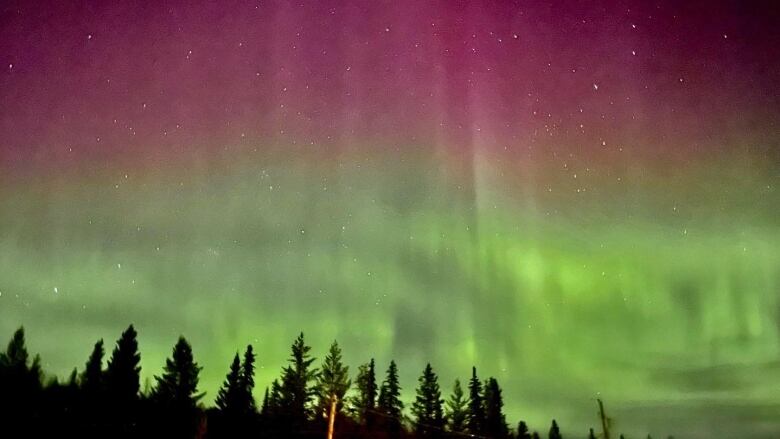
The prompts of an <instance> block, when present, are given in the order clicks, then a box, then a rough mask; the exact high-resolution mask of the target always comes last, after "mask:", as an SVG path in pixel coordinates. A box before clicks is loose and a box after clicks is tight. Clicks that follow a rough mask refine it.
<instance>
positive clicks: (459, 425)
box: [446, 379, 468, 433]
mask: <svg viewBox="0 0 780 439" xmlns="http://www.w3.org/2000/svg"><path fill="white" fill-rule="evenodd" d="M446 409H447V410H446V411H447V415H446V419H447V427H448V430H449V431H451V432H453V433H463V432H464V431H465V430H466V419H467V417H468V400H466V397H465V395H464V394H463V389H462V388H461V386H460V380H457V379H456V380H455V386H454V387H453V389H452V395H450V398H449V399H448V400H447V404H446Z"/></svg>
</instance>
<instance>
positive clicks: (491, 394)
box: [484, 377, 509, 438]
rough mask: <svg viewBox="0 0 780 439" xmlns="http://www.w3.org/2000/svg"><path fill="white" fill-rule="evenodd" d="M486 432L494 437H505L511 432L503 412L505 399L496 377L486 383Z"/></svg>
mask: <svg viewBox="0 0 780 439" xmlns="http://www.w3.org/2000/svg"><path fill="white" fill-rule="evenodd" d="M484 404H485V426H484V429H485V433H487V434H488V436H490V437H492V438H505V437H507V435H508V433H509V428H508V427H507V425H506V417H505V416H504V413H503V407H504V401H503V397H502V396H501V388H500V387H499V386H498V381H497V380H496V379H495V378H492V377H491V378H490V379H488V380H487V384H486V385H485V396H484Z"/></svg>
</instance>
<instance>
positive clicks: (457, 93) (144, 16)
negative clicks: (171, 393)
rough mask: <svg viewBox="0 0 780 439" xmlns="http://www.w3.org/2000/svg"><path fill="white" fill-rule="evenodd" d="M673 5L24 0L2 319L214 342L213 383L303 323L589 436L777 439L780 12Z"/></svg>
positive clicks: (63, 339)
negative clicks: (496, 393)
mask: <svg viewBox="0 0 780 439" xmlns="http://www.w3.org/2000/svg"><path fill="white" fill-rule="evenodd" d="M644 3H645V2H629V3H628V4H625V5H624V7H619V8H618V7H615V6H614V5H607V4H604V5H597V6H593V7H585V6H584V5H579V4H572V2H564V4H561V5H557V6H551V5H548V4H542V3H541V2H529V3H528V4H516V3H511V2H454V3H453V2H444V1H441V2H436V1H434V2H426V3H424V4H422V5H420V4H417V3H414V6H415V7H416V8H417V9H416V11H417V12H416V13H411V12H410V11H411V10H412V9H411V8H412V2H407V1H400V2H393V3H392V4H389V3H372V4H363V3H360V2H347V3H344V2H337V1H322V2H316V3H315V2H313V3H303V4H296V3H289V2H263V3H259V4H258V3H249V2H238V4H235V5H232V6H231V7H229V8H228V7H224V6H215V5H210V4H202V5H200V7H195V8H191V7H190V8H186V7H184V6H182V5H178V4H169V5H158V4H156V3H150V4H146V5H145V7H144V8H138V7H137V6H138V5H130V4H120V3H113V4H112V3H107V4H104V5H101V6H86V5H85V4H78V3H73V4H67V5H62V4H57V3H52V4H48V5H30V4H27V3H26V2H17V3H11V4H9V5H7V6H4V8H3V10H2V14H1V15H0V61H2V65H4V66H7V69H5V70H4V71H3V72H2V73H1V74H0V98H1V99H2V102H3V110H2V111H1V112H0V133H1V134H2V136H0V331H2V333H4V334H8V335H10V334H11V332H12V331H13V329H15V328H16V327H17V326H18V325H20V324H25V325H26V327H27V330H28V338H29V345H30V347H31V349H32V350H33V351H37V352H40V353H41V355H42V357H43V361H44V366H45V369H46V370H48V371H51V372H53V373H57V374H59V375H61V376H62V375H65V374H67V373H68V372H69V371H70V369H71V368H72V367H73V366H81V365H82V364H83V362H84V361H85V360H86V357H87V355H88V354H89V352H88V351H89V348H90V347H91V345H92V343H93V342H94V340H95V339H97V338H99V337H103V338H104V339H106V340H114V339H115V338H116V337H117V336H118V335H119V333H120V331H121V330H122V328H123V327H124V326H126V325H127V323H129V322H134V323H135V324H136V327H137V328H138V330H139V334H140V343H141V350H142V356H143V375H144V376H145V377H151V376H152V374H155V373H158V371H159V370H160V368H161V366H162V364H163V361H164V357H165V355H167V353H168V352H169V351H170V346H171V345H172V344H173V343H174V342H175V339H176V337H177V336H178V335H179V334H184V335H186V336H187V337H188V338H189V339H191V341H192V344H193V348H194V352H195V355H196V358H197V359H198V361H199V362H200V363H201V364H203V365H204V366H205V368H204V370H203V379H202V383H203V386H204V389H205V390H206V391H208V396H207V399H210V398H211V397H213V396H214V394H215V392H216V388H217V386H218V385H219V383H220V381H221V380H222V378H223V377H224V374H225V372H226V370H227V366H228V363H229V360H230V358H231V357H232V354H233V353H234V352H235V350H236V349H239V348H241V347H242V346H243V345H244V344H246V343H253V344H254V345H255V348H256V351H257V352H258V363H259V364H258V366H259V368H258V377H257V382H258V383H259V385H261V386H264V385H266V384H267V383H268V382H270V380H271V379H273V378H274V377H276V375H277V374H278V372H279V369H280V367H281V365H282V363H283V361H284V359H285V358H286V355H287V350H288V347H289V343H290V341H291V340H292V338H293V337H294V336H295V334H297V332H298V331H299V330H301V329H303V330H304V331H306V333H307V338H309V339H310V340H311V343H312V344H313V345H314V347H315V351H316V353H317V355H318V356H319V357H322V356H323V354H324V349H325V348H326V346H328V344H329V343H330V341H331V340H332V339H333V338H337V339H338V340H339V342H340V344H341V345H342V346H343V348H344V351H345V352H344V353H345V358H346V360H348V362H349V363H350V364H351V365H353V366H354V365H357V364H358V363H360V362H363V361H365V360H366V359H367V358H368V357H369V356H372V355H373V356H376V358H377V361H378V364H379V365H383V364H386V363H387V362H388V361H389V360H390V359H391V358H393V359H395V360H396V361H397V362H398V363H399V366H400V371H401V374H402V376H401V378H402V385H403V387H404V389H405V397H407V398H408V397H409V396H410V395H411V389H412V387H413V383H414V382H415V379H416V374H417V372H418V371H419V370H421V369H422V367H423V365H424V364H425V362H427V361H431V362H432V363H433V365H434V366H435V367H436V369H437V371H439V374H440V377H441V379H442V386H443V388H444V389H449V385H450V383H451V381H452V380H453V379H454V378H455V377H456V376H460V377H461V378H462V377H465V376H466V375H467V374H468V372H469V370H470V367H471V365H473V364H476V365H477V366H478V367H479V369H480V371H481V374H482V375H484V376H488V375H494V376H496V377H497V378H498V379H499V381H500V382H501V383H502V386H504V387H505V398H506V405H507V411H508V414H509V420H510V421H511V422H512V423H514V422H515V421H516V420H518V419H519V418H523V419H526V420H528V421H530V423H531V425H532V427H534V428H537V429H545V428H546V426H547V423H548V422H549V418H551V417H553V416H555V417H556V418H557V419H558V420H559V421H560V423H561V425H562V426H563V427H564V433H565V434H567V436H568V435H569V434H572V435H573V434H576V433H575V432H576V431H581V432H587V426H589V425H591V424H594V423H595V417H594V411H595V403H594V398H595V397H596V396H597V395H600V396H601V397H603V398H604V399H605V400H606V401H607V404H608V408H609V409H610V410H611V415H612V417H614V418H615V419H616V421H617V423H618V427H619V429H620V430H622V431H624V432H626V433H627V434H629V436H631V435H633V436H637V435H640V434H642V435H644V434H646V432H648V431H650V432H652V433H653V435H654V437H656V436H660V435H662V434H666V433H673V434H675V435H676V436H678V437H688V438H705V437H706V438H712V437H722V438H729V437H734V436H735V435H738V434H743V433H745V432H748V433H745V434H748V435H749V436H750V437H757V438H760V437H764V438H771V437H776V436H777V432H778V431H780V425H778V423H777V421H776V419H778V416H777V415H778V412H780V408H779V407H780V396H778V395H780V392H778V389H777V388H776V386H775V387H773V386H771V385H767V383H774V382H778V378H780V368H779V367H778V362H777V358H778V342H779V341H780V340H779V339H780V315H778V314H779V313H780V298H779V297H780V295H779V294H778V293H780V251H778V249H780V222H778V217H777V211H778V206H780V199H779V198H778V194H777V177H778V174H777V172H778V163H779V162H780V156H779V155H778V144H777V140H778V139H777V132H776V121H777V114H778V105H777V104H778V102H777V93H776V92H773V91H774V90H777V85H778V78H777V75H776V73H775V72H776V71H777V70H778V69H777V65H776V64H777V62H776V60H777V59H780V53H778V50H780V49H778V48H780V42H778V38H777V35H776V33H772V32H771V29H775V28H776V24H777V23H776V21H777V20H776V18H777V17H776V14H772V13H769V12H768V11H766V10H762V7H761V6H757V5H753V6H746V5H740V4H736V3H729V2H717V4H715V5H713V4H712V3H706V4H705V3H703V2H693V3H690V4H688V5H684V6H680V5H677V4H675V3H674V2H660V3H657V4H653V5H650V6H647V5H645V4H644ZM769 9H771V8H769ZM737 432H739V433H737Z"/></svg>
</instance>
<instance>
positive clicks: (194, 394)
mask: <svg viewBox="0 0 780 439" xmlns="http://www.w3.org/2000/svg"><path fill="white" fill-rule="evenodd" d="M200 370H201V368H200V366H198V364H197V363H196V362H195V360H194V358H193V355H192V347H191V346H190V344H189V343H188V342H187V340H185V339H184V337H179V340H178V341H177V342H176V345H175V346H174V347H173V353H172V355H171V358H168V359H166V360H165V366H164V367H163V374H162V375H160V376H155V377H154V379H155V381H156V382H157V383H156V385H155V388H154V390H153V391H152V395H151V399H152V401H153V402H154V403H155V404H156V405H157V408H158V410H159V411H158V412H157V413H156V416H158V417H160V419H161V421H162V422H160V427H161V433H163V434H164V436H167V437H176V438H191V437H193V436H194V435H195V432H196V430H197V427H198V400H200V398H202V397H203V394H199V393H198V381H199V379H198V374H199V373H200Z"/></svg>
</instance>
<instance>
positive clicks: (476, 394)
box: [466, 367, 485, 435]
mask: <svg viewBox="0 0 780 439" xmlns="http://www.w3.org/2000/svg"><path fill="white" fill-rule="evenodd" d="M484 426H485V405H484V403H483V396H482V382H481V381H480V380H479V378H478V377H477V368H476V367H472V368H471V379H470V380H469V415H468V418H467V421H466V427H467V429H468V432H469V433H471V434H474V435H481V434H482V433H483V432H484Z"/></svg>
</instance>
